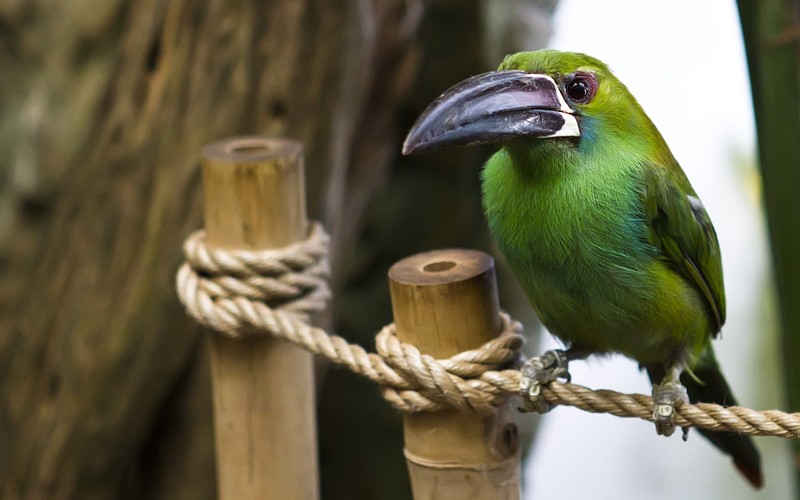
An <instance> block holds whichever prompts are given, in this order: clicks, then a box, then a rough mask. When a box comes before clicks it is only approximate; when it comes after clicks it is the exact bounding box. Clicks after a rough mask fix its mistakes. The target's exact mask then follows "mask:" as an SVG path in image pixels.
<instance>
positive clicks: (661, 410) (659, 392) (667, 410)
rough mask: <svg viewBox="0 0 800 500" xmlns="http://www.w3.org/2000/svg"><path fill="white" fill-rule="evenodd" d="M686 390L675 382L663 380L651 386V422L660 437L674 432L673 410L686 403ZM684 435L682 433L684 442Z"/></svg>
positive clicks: (687, 396)
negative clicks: (653, 405)
mask: <svg viewBox="0 0 800 500" xmlns="http://www.w3.org/2000/svg"><path fill="white" fill-rule="evenodd" d="M688 402H689V395H688V394H687V393H686V388H685V387H683V386H682V385H681V383H680V382H678V381H676V380H669V379H667V380H664V381H663V382H661V383H660V384H659V385H656V386H653V403H654V404H655V408H654V409H653V422H655V424H656V432H657V433H658V434H659V435H660V436H671V435H672V434H673V433H674V432H675V408H677V407H678V406H680V405H682V404H684V403H688ZM685 440H686V433H685V432H684V441H685Z"/></svg>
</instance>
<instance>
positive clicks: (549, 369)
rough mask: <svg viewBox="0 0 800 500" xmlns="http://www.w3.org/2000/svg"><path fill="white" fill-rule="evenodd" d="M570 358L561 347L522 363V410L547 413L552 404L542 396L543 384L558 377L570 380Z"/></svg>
mask: <svg viewBox="0 0 800 500" xmlns="http://www.w3.org/2000/svg"><path fill="white" fill-rule="evenodd" d="M568 365H569V358H568V357H567V352H566V351H562V350H561V349H556V350H553V351H547V352H545V353H544V354H542V355H541V356H535V357H533V358H531V359H529V360H527V361H526V362H525V364H524V365H522V377H521V378H520V379H519V392H520V396H522V400H523V404H524V406H523V407H522V408H520V411H526V412H536V413H546V412H548V411H550V408H551V405H550V403H548V402H547V401H545V400H544V398H542V397H541V394H542V385H544V384H548V383H550V382H552V381H554V380H556V379H558V378H564V379H566V380H567V381H569V380H570V376H569V371H568V370H567V367H568Z"/></svg>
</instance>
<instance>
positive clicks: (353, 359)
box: [177, 224, 800, 438]
mask: <svg viewBox="0 0 800 500" xmlns="http://www.w3.org/2000/svg"><path fill="white" fill-rule="evenodd" d="M327 243H328V236H327V234H326V233H325V231H324V229H323V228H322V226H321V225H319V224H314V225H313V226H312V228H311V230H310V232H309V236H308V239H307V240H305V241H302V242H298V243H295V244H292V245H289V246H287V247H285V248H280V249H270V250H265V251H259V252H251V251H243V250H236V251H230V250H228V251H226V250H222V249H218V248H209V247H208V246H207V245H206V242H205V237H204V233H203V232H202V231H198V232H195V233H194V234H192V235H191V236H190V237H189V238H188V239H187V240H186V243H185V244H184V253H185V257H186V261H185V262H184V263H183V264H182V265H181V266H180V269H179V270H178V275H177V289H178V295H179V298H180V300H181V302H182V303H183V304H184V306H185V307H186V310H187V311H188V313H189V314H190V315H191V316H192V317H193V318H194V319H195V320H197V321H198V322H199V323H201V324H203V325H206V326H208V327H210V328H212V329H214V330H217V331H219V332H221V333H223V334H226V335H229V336H231V337H235V338H240V337H246V336H255V335H273V336H275V337H278V338H281V339H285V340H287V341H289V342H292V343H294V344H297V345H299V346H302V347H303V348H305V349H307V350H309V351H311V352H313V353H315V354H318V355H320V356H324V357H325V358H327V359H328V360H329V361H331V362H333V363H335V364H338V365H341V366H345V367H347V368H348V369H350V370H352V371H353V372H355V373H358V374H361V375H363V376H365V377H367V378H369V379H370V380H372V381H374V382H376V383H377V384H379V385H380V387H381V391H382V394H383V396H384V398H386V400H387V401H388V402H389V403H390V404H392V405H393V406H394V407H395V408H397V409H399V410H401V411H405V412H419V411H435V410H440V409H444V408H456V409H459V410H461V411H474V412H478V413H488V412H491V411H493V410H494V408H495V407H497V406H500V405H502V404H504V403H505V402H506V401H508V399H509V398H511V397H515V396H518V395H519V383H520V377H521V375H520V372H519V370H517V369H515V368H517V367H518V366H519V362H520V360H521V354H520V348H521V346H522V344H523V341H524V339H523V337H522V325H520V324H519V323H518V322H516V321H514V320H512V319H511V318H510V317H508V316H507V315H505V314H501V319H502V322H503V333H502V334H501V335H500V336H499V337H498V338H496V339H494V340H492V341H490V342H488V343H486V344H484V345H483V346H481V347H480V348H478V349H473V350H470V351H466V352H462V353H459V354H457V355H455V356H453V357H451V358H448V359H439V360H437V359H434V358H432V357H431V356H428V355H425V354H422V353H420V352H419V350H417V349H416V348H415V347H414V346H412V345H408V344H404V343H402V342H400V341H399V340H398V339H397V336H396V334H395V330H394V325H389V326H386V327H384V328H383V329H382V330H381V331H380V332H379V333H378V335H377V336H376V339H375V344H376V350H377V353H370V352H367V351H366V350H364V349H363V348H362V347H360V346H358V345H355V344H350V343H348V342H347V341H346V340H345V339H343V338H342V337H339V336H336V335H330V334H328V333H327V332H325V331H324V330H322V329H320V328H316V327H313V326H310V325H309V324H308V323H307V321H308V315H309V314H311V313H313V312H316V311H320V310H321V309H323V308H324V307H325V305H326V303H327V300H328V299H329V298H330V291H329V289H328V285H327V281H326V278H327V275H328V265H327ZM541 397H543V398H544V399H545V400H546V401H547V402H549V403H551V404H553V405H566V406H574V407H577V408H580V409H582V410H585V411H589V412H593V413H610V414H612V415H616V416H619V417H637V418H641V419H644V420H648V421H650V420H651V419H652V415H653V400H652V398H651V397H650V396H645V395H643V394H621V393H618V392H615V391H609V390H591V389H588V388H586V387H582V386H580V385H576V384H569V383H560V382H551V383H549V384H547V385H544V386H543V387H542V392H541ZM676 413H677V415H676V422H675V423H676V425H678V426H681V427H693V426H696V427H703V428H706V429H712V430H720V431H732V432H739V433H742V434H749V435H756V436H779V437H785V438H800V413H785V412H781V411H778V410H766V411H755V410H751V409H748V408H742V407H737V406H731V407H722V406H720V405H715V404H707V403H698V404H684V405H681V406H679V407H678V408H676Z"/></svg>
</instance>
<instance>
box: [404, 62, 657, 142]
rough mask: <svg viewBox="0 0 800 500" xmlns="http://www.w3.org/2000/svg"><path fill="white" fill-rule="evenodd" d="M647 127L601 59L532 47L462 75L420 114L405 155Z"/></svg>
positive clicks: (582, 138) (578, 138)
mask: <svg viewBox="0 0 800 500" xmlns="http://www.w3.org/2000/svg"><path fill="white" fill-rule="evenodd" d="M640 125H642V126H646V127H648V128H649V126H651V124H650V122H649V120H648V119H647V117H646V116H645V115H644V112H643V111H642V110H641V108H640V107H639V105H638V104H637V103H636V100H635V99H634V98H633V97H632V96H631V95H630V93H629V92H628V89H627V88H625V86H624V85H623V84H622V83H621V82H620V81H619V80H618V79H617V78H616V77H615V76H614V75H613V74H612V73H611V71H610V70H609V69H608V66H606V65H605V64H604V63H603V62H601V61H599V60H597V59H595V58H593V57H590V56H587V55H585V54H579V53H573V52H560V51H556V50H538V51H535V52H519V53H517V54H512V55H509V56H507V57H506V58H505V59H504V60H503V62H502V64H500V67H499V68H498V70H497V71H492V72H489V73H483V74H481V75H477V76H473V77H471V78H468V79H466V80H464V81H462V82H460V83H458V84H456V85H455V86H453V87H451V88H450V89H449V90H447V91H445V93H444V94H442V95H441V96H440V97H439V98H437V99H436V100H435V101H434V102H433V103H431V105H430V106H428V108H427V109H426V110H425V111H424V112H423V114H422V115H421V116H420V117H419V119H418V120H417V122H416V123H415V124H414V126H413V127H412V128H411V131H410V132H409V133H408V136H407V137H406V140H405V143H404V144H403V153H404V154H411V153H415V152H422V151H431V150H436V149H443V148H450V147H458V146H468V145H473V144H488V143H498V142H507V141H511V140H514V139H518V138H530V139H560V140H561V141H562V142H567V143H571V144H580V143H581V142H591V141H593V140H594V139H595V136H596V134H597V132H598V131H599V130H601V129H602V130H604V131H607V132H610V133H616V132H620V133H623V132H625V131H626V130H630V129H634V130H635V129H636V127H639V126H640Z"/></svg>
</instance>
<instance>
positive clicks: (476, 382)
mask: <svg viewBox="0 0 800 500" xmlns="http://www.w3.org/2000/svg"><path fill="white" fill-rule="evenodd" d="M500 317H501V321H502V323H503V332H502V333H501V334H500V336H498V337H497V338H496V339H493V340H490V341H489V342H487V343H485V344H484V345H482V346H480V347H478V348H477V349H472V350H469V351H464V352H461V353H458V354H456V355H454V356H452V357H450V358H447V359H438V360H437V359H435V358H433V357H432V356H429V355H427V354H422V353H420V352H419V350H418V349H417V348H416V347H414V346H413V345H410V344H405V343H403V342H400V340H399V339H398V338H397V332H396V329H395V326H394V325H393V324H392V325H389V326H387V327H385V328H383V329H382V330H381V332H380V333H379V334H378V335H377V337H376V338H375V347H376V350H377V352H378V355H379V356H381V357H382V358H383V359H384V360H385V361H386V364H387V365H389V366H390V367H391V368H393V369H394V370H395V371H396V372H397V374H398V375H399V376H400V380H395V381H391V382H392V383H382V384H381V391H382V393H383V396H384V398H386V400H387V401H389V402H390V403H391V404H392V405H394V406H395V407H396V408H398V409H400V410H403V411H407V412H417V411H424V410H427V411H430V410H437V409H441V408H445V407H453V408H456V409H458V410H461V411H469V412H478V413H488V412H491V411H494V410H495V409H496V408H497V407H498V406H500V405H502V404H504V403H505V402H506V401H507V399H508V397H509V395H507V394H503V393H501V392H497V391H492V390H487V388H486V384H487V382H486V381H484V380H482V378H483V377H484V376H485V375H487V374H491V373H497V370H503V369H506V368H514V367H517V366H518V364H519V362H520V359H521V358H520V352H519V351H520V348H521V347H522V344H523V342H524V338H523V336H522V334H521V332H522V325H520V323H518V322H516V321H514V320H512V319H511V318H510V317H509V316H508V315H507V314H504V313H501V315H500Z"/></svg>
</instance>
